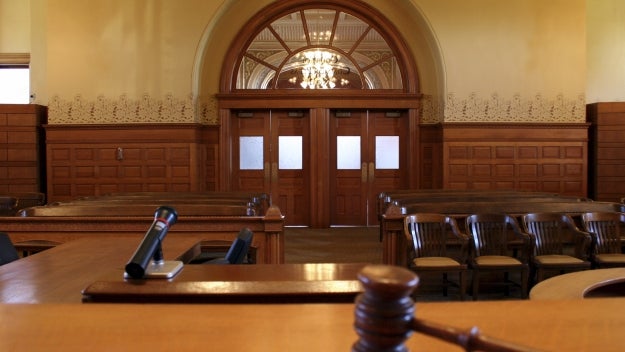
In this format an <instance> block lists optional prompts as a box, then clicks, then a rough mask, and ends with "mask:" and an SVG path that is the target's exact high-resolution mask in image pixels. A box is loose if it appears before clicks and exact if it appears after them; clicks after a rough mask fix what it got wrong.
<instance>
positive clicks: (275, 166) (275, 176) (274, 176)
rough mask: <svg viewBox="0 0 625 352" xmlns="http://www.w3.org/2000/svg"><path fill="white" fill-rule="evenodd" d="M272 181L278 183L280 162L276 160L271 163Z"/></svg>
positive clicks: (274, 183)
mask: <svg viewBox="0 0 625 352" xmlns="http://www.w3.org/2000/svg"><path fill="white" fill-rule="evenodd" d="M271 183H272V185H277V184H278V163H276V162H273V164H272V165H271Z"/></svg>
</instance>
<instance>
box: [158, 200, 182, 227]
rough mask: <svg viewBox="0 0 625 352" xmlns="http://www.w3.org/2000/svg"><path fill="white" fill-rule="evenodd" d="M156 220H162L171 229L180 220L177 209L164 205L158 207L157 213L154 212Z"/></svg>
mask: <svg viewBox="0 0 625 352" xmlns="http://www.w3.org/2000/svg"><path fill="white" fill-rule="evenodd" d="M154 220H161V221H163V222H165V223H166V224H167V226H168V227H169V226H171V225H173V224H175V223H176V220H178V213H177V212H176V209H174V208H172V207H170V206H167V205H163V206H160V207H158V208H157V209H156V212H154Z"/></svg>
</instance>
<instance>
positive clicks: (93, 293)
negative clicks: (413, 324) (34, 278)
mask: <svg viewBox="0 0 625 352" xmlns="http://www.w3.org/2000/svg"><path fill="white" fill-rule="evenodd" d="M365 265H366V264H364V263H361V264H355V263H340V264H332V263H322V264H258V265H201V264H200V265H185V266H184V268H183V269H182V271H181V272H180V273H179V274H178V275H176V276H175V277H174V278H172V279H170V280H163V279H146V280H124V279H123V270H116V271H112V272H111V275H108V276H107V277H105V278H103V279H101V280H98V281H96V282H94V283H92V284H90V285H89V286H87V287H86V288H85V289H84V291H83V296H84V302H108V303H111V302H123V303H146V302H150V303H287V302H289V303H293V302H297V303H303V302H308V303H310V302H325V303H329V302H343V303H351V302H354V299H355V298H356V295H358V293H360V292H362V287H361V285H360V282H358V280H357V275H358V272H360V270H361V269H362V268H363V267H364V266H365Z"/></svg>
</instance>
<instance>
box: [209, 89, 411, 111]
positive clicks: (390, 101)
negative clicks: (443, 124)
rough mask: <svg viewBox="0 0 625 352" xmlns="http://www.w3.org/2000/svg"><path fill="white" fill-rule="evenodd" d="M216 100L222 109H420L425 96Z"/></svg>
mask: <svg viewBox="0 0 625 352" xmlns="http://www.w3.org/2000/svg"><path fill="white" fill-rule="evenodd" d="M216 96H217V99H218V101H219V107H220V108H221V109H244V108H245V109H250V108H269V107H270V108H272V109H280V108H292V109H296V108H328V107H331V108H340V109H348V108H353V109H356V108H357V109H416V108H418V107H419V106H420V104H421V98H422V95H421V94H406V93H401V92H399V91H396V90H389V91H374V90H356V91H354V90H343V91H339V90H336V91H331V92H330V91H327V90H306V91H302V90H288V91H287V90H245V91H243V90H239V91H236V92H233V93H226V94H217V95H216Z"/></svg>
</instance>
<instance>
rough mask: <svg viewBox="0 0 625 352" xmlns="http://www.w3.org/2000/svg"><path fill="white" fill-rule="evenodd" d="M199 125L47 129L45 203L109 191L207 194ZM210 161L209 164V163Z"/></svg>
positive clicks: (204, 151) (202, 135)
mask: <svg viewBox="0 0 625 352" xmlns="http://www.w3.org/2000/svg"><path fill="white" fill-rule="evenodd" d="M204 129H205V127H203V126H201V125H195V124H189V125H186V124H185V125H173V124H172V125H165V124H163V125H153V124H149V125H148V124H138V125H117V126H116V125H48V126H46V132H47V133H46V137H47V140H46V148H47V175H48V201H50V202H54V201H63V200H70V199H74V198H77V197H85V196H98V195H103V194H107V193H112V192H140V191H151V192H163V191H172V192H177V191H180V192H186V191H202V190H206V186H207V185H210V184H211V183H209V182H206V175H207V172H206V168H207V167H209V165H210V163H211V158H208V157H207V150H208V149H214V147H213V148H208V147H207V146H208V145H209V144H210V143H209V142H208V141H207V140H206V137H207V134H206V133H205V131H203V130H204ZM213 162H214V160H213Z"/></svg>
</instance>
